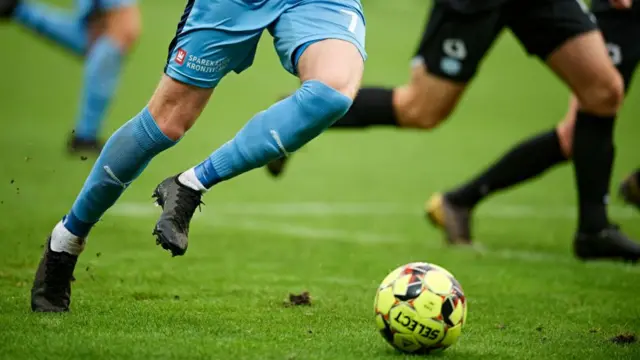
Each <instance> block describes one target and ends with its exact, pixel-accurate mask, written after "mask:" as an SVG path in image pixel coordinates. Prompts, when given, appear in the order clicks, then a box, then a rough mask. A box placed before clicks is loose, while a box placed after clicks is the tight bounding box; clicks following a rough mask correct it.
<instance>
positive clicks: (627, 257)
mask: <svg viewBox="0 0 640 360" xmlns="http://www.w3.org/2000/svg"><path fill="white" fill-rule="evenodd" d="M573 251H574V253H575V255H576V256H577V257H578V258H579V259H581V260H602V259H609V260H624V261H631V262H634V263H635V262H636V261H638V259H640V244H638V243H636V242H635V241H633V240H631V239H629V238H628V237H627V236H626V235H625V234H623V233H622V232H621V231H620V229H619V228H618V227H617V226H615V225H610V226H609V227H608V228H606V229H604V230H602V231H600V232H598V233H594V234H587V233H578V234H577V235H576V238H575V241H574V243H573Z"/></svg>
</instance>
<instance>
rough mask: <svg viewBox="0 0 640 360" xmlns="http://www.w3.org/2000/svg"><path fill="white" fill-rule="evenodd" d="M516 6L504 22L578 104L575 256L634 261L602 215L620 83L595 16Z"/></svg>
mask: <svg viewBox="0 0 640 360" xmlns="http://www.w3.org/2000/svg"><path fill="white" fill-rule="evenodd" d="M516 9H517V10H514V11H518V12H525V13H526V16H522V17H521V19H520V21H517V20H516V21H513V22H512V23H511V24H510V26H511V28H512V30H513V32H514V33H515V34H516V36H517V37H518V38H519V39H520V40H521V41H522V42H523V44H524V45H525V46H526V47H527V49H528V50H529V52H530V53H533V54H536V55H538V56H540V57H541V58H542V59H545V60H546V62H547V64H548V65H549V66H550V68H551V69H553V71H554V72H555V73H556V74H557V75H558V76H559V77H560V78H561V79H563V80H564V81H565V83H566V84H567V85H568V86H569V87H570V88H571V90H572V91H573V93H574V94H575V95H576V97H577V99H578V102H579V104H580V105H579V110H578V111H577V114H576V119H575V129H574V137H573V144H572V155H573V163H574V169H575V174H576V182H577V189H578V203H579V220H578V232H577V234H576V238H575V242H574V251H575V254H576V255H577V256H578V257H579V258H581V259H594V258H623V259H628V260H636V259H638V258H640V246H638V245H637V244H636V243H634V242H632V241H631V240H630V239H628V238H627V237H626V236H625V235H624V234H622V233H621V232H620V231H619V230H618V228H617V227H615V226H613V225H611V224H610V223H609V219H608V217H607V201H608V189H609V184H610V179H611V169H612V164H613V159H614V143H613V127H614V120H615V117H616V114H617V111H618V108H619V107H620V105H621V103H622V99H623V93H624V85H623V81H622V78H621V76H620V74H619V73H618V71H617V70H616V68H615V67H614V66H613V63H612V62H611V60H610V59H609V57H608V56H607V49H606V46H605V42H604V40H603V38H602V35H601V33H600V31H598V30H597V28H596V25H595V22H594V20H595V19H594V17H593V15H592V14H590V13H588V10H587V9H586V8H585V7H583V6H581V5H580V3H579V2H576V1H574V0H561V1H551V0H545V1H540V2H532V3H531V4H530V5H529V6H528V8H527V7H524V8H523V7H517V8H516ZM541 31H542V32H544V33H543V34H541V33H540V32H541Z"/></svg>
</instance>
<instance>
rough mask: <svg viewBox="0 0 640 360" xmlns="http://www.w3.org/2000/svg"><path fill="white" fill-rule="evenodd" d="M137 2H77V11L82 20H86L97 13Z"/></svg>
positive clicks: (104, 0)
mask: <svg viewBox="0 0 640 360" xmlns="http://www.w3.org/2000/svg"><path fill="white" fill-rule="evenodd" d="M136 2H137V1H136V0H76V9H77V11H78V15H79V16H80V18H81V19H86V18H88V17H90V16H91V15H93V14H95V13H97V12H100V11H107V10H112V9H117V8H122V7H126V6H131V5H134V4H135V3H136Z"/></svg>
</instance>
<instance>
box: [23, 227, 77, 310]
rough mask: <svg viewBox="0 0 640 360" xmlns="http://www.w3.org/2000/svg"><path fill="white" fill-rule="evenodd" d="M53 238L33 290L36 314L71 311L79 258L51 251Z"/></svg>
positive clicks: (43, 256)
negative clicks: (74, 278) (74, 275)
mask: <svg viewBox="0 0 640 360" xmlns="http://www.w3.org/2000/svg"><path fill="white" fill-rule="evenodd" d="M50 245H51V237H49V239H48V240H47V243H46V245H45V246H46V247H45V250H44V255H42V259H41V260H40V265H38V270H37V271H36V277H35V280H34V281H33V287H32V288H31V310H33V311H35V312H65V311H69V303H70V302H71V281H73V270H74V269H75V267H76V262H77V261H78V257H77V256H75V255H70V254H67V253H66V252H55V251H53V250H51V247H50Z"/></svg>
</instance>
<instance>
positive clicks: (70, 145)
mask: <svg viewBox="0 0 640 360" xmlns="http://www.w3.org/2000/svg"><path fill="white" fill-rule="evenodd" d="M0 1H1V0H0ZM103 147H104V143H102V141H100V140H97V139H90V140H86V139H80V138H78V137H76V136H74V135H71V137H70V138H69V141H68V142H67V150H68V151H69V153H71V154H76V153H94V154H97V155H99V154H100V152H101V151H102V148H103Z"/></svg>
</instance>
